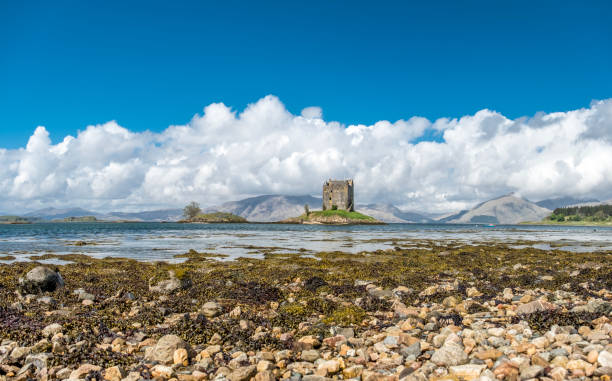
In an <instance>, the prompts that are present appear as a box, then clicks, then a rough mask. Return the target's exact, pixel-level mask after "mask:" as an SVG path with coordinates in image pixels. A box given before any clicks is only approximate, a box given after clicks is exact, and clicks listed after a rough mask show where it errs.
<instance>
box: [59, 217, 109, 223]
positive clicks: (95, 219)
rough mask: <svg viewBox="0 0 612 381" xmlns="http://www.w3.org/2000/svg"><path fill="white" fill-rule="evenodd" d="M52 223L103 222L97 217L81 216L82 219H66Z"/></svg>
mask: <svg viewBox="0 0 612 381" xmlns="http://www.w3.org/2000/svg"><path fill="white" fill-rule="evenodd" d="M51 222H60V223H63V222H103V221H100V220H98V219H97V218H96V217H95V216H81V217H66V218H62V219H58V220H52V221H51Z"/></svg>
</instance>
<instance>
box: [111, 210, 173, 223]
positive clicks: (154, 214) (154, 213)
mask: <svg viewBox="0 0 612 381" xmlns="http://www.w3.org/2000/svg"><path fill="white" fill-rule="evenodd" d="M108 216H109V217H111V218H110V219H120V220H127V221H153V222H159V221H178V220H180V219H182V218H183V209H160V210H149V211H144V212H133V213H125V212H111V213H109V214H108Z"/></svg>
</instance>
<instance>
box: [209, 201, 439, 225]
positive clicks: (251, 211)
mask: <svg viewBox="0 0 612 381" xmlns="http://www.w3.org/2000/svg"><path fill="white" fill-rule="evenodd" d="M305 204H308V206H309V208H310V210H313V211H314V210H320V209H321V204H322V200H321V199H320V198H318V197H313V196H285V195H266V196H257V197H250V198H246V199H243V200H239V201H232V202H226V203H224V204H221V205H219V206H213V207H209V208H206V209H205V211H206V212H214V211H217V212H227V213H232V214H236V215H238V216H241V217H244V218H246V219H247V220H249V221H252V222H274V221H282V220H286V219H288V218H292V217H297V216H300V215H302V214H303V213H304V205H305ZM356 210H357V211H358V212H360V213H363V214H366V215H368V216H372V217H374V218H376V219H377V220H380V221H383V222H387V223H402V222H431V221H432V220H431V219H430V218H427V217H424V216H422V215H420V214H418V213H413V212H404V211H402V210H400V209H399V208H397V207H395V206H393V205H391V204H369V205H361V204H357V206H356Z"/></svg>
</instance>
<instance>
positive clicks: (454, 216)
mask: <svg viewBox="0 0 612 381" xmlns="http://www.w3.org/2000/svg"><path fill="white" fill-rule="evenodd" d="M467 212H469V210H462V211H460V212H457V213H450V214H445V215H442V216H440V217H438V218H434V220H436V221H438V222H440V223H443V224H445V223H448V222H450V221H453V220H456V219H459V218H461V217H462V216H463V215H464V214H466V213H467Z"/></svg>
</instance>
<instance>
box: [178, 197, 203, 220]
mask: <svg viewBox="0 0 612 381" xmlns="http://www.w3.org/2000/svg"><path fill="white" fill-rule="evenodd" d="M200 213H202V209H200V204H198V203H197V202H195V201H191V202H190V203H189V204H188V205H187V206H186V207H185V208H183V216H185V218H188V219H191V218H195V217H196V216H197V215H198V214H200Z"/></svg>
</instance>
